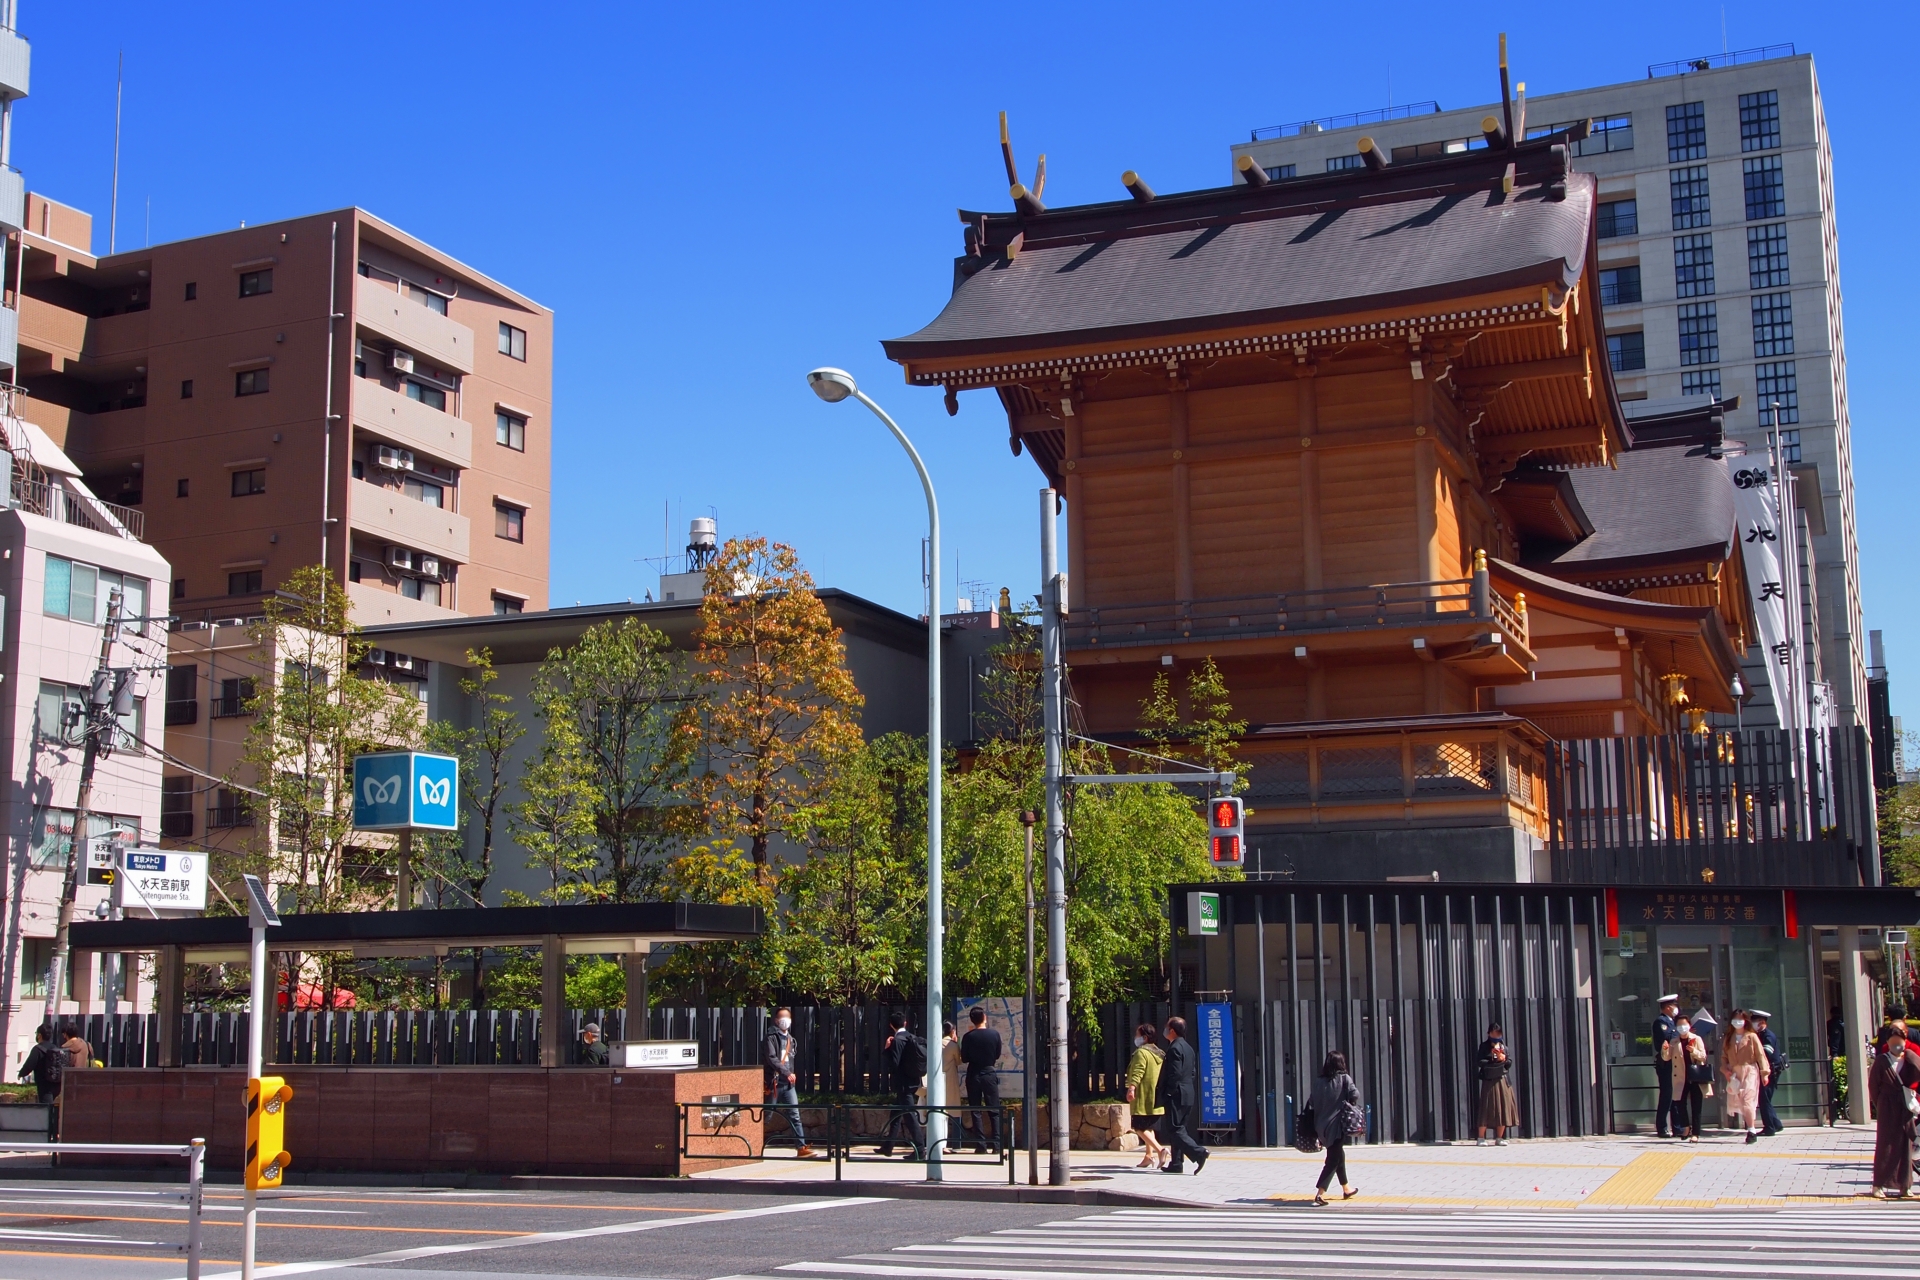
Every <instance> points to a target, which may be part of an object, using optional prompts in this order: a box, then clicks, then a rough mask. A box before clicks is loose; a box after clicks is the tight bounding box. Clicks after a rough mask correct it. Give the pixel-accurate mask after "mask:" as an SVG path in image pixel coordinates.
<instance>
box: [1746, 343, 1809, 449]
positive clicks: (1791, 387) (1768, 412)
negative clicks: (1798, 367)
mask: <svg viewBox="0 0 1920 1280" xmlns="http://www.w3.org/2000/svg"><path fill="white" fill-rule="evenodd" d="M1753 398H1754V400H1755V401H1757V402H1758V403H1759V406H1760V425H1761V426H1763V427H1784V426H1790V425H1792V424H1793V423H1796V422H1798V421H1800V383H1799V381H1798V379H1796V378H1795V377H1794V373H1793V361H1791V360H1779V361H1775V362H1774V363H1772V364H1760V365H1755V366H1754V367H1753ZM1776 405H1778V406H1779V409H1780V416H1779V419H1778V420H1777V421H1776V420H1775V418H1774V406H1776ZM1795 461H1798V459H1797V458H1796V459H1795Z"/></svg>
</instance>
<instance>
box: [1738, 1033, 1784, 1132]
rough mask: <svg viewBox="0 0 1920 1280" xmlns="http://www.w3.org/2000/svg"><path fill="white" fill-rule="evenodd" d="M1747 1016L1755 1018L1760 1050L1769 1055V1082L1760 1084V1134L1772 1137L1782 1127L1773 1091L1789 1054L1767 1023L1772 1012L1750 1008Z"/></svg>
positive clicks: (1777, 1084) (1778, 1082)
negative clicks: (1775, 1106)
mask: <svg viewBox="0 0 1920 1280" xmlns="http://www.w3.org/2000/svg"><path fill="white" fill-rule="evenodd" d="M1747 1016H1748V1017H1750V1018H1752V1019H1753V1033H1754V1034H1755V1035H1757V1036H1759V1037H1760V1051H1761V1052H1762V1053H1764V1054H1766V1055H1767V1082H1766V1083H1765V1084H1763V1085H1761V1086H1760V1136H1761V1137H1763V1138H1770V1137H1772V1136H1773V1135H1774V1134H1776V1133H1778V1132H1780V1130H1781V1128H1782V1126H1781V1124H1780V1116H1779V1113H1778V1112H1776V1111H1774V1109H1773V1091H1774V1090H1775V1089H1777V1088H1779V1087H1780V1077H1781V1075H1782V1074H1784V1073H1785V1071H1786V1069H1787V1055H1786V1051H1785V1050H1783V1049H1782V1048H1781V1047H1780V1037H1779V1036H1777V1035H1775V1034H1774V1033H1773V1030H1772V1028H1770V1027H1769V1026H1768V1025H1767V1024H1768V1023H1770V1022H1772V1021H1773V1015H1772V1014H1770V1013H1768V1012H1767V1011H1766V1010H1765V1009H1750V1010H1748V1011H1747Z"/></svg>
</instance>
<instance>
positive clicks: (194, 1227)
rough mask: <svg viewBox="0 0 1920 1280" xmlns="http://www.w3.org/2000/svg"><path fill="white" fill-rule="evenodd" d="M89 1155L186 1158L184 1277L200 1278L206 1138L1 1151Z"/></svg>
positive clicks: (12, 1146) (3, 1148) (13, 1146)
mask: <svg viewBox="0 0 1920 1280" xmlns="http://www.w3.org/2000/svg"><path fill="white" fill-rule="evenodd" d="M15 1152H24V1153H27V1154H29V1155H50V1156H56V1157H57V1156H61V1155H90V1156H179V1157H180V1158H181V1159H183V1160H185V1161H186V1162H187V1194H186V1201H187V1242H186V1243H185V1244H184V1245H181V1246H180V1251H181V1252H182V1253H184V1254H186V1255H187V1280H200V1219H201V1215H202V1213H203V1211H204V1207H205V1195H204V1192H205V1187H206V1172H207V1140H206V1139H205V1138H195V1139H194V1140H193V1141H191V1142H188V1143H184V1144H182V1145H179V1146H173V1145H170V1144H160V1143H137V1142H6V1143H0V1154H12V1153H15Z"/></svg>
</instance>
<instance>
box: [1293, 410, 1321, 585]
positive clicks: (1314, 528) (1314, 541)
mask: <svg viewBox="0 0 1920 1280" xmlns="http://www.w3.org/2000/svg"><path fill="white" fill-rule="evenodd" d="M1299 385H1300V403H1299V419H1300V554H1301V559H1302V560H1303V562H1304V563H1303V565H1302V569H1303V571H1304V580H1305V582H1306V587H1307V590H1309V591H1318V590H1320V589H1321V588H1322V587H1324V586H1326V585H1327V584H1326V580H1325V576H1324V568H1325V566H1324V564H1323V562H1322V559H1321V554H1320V459H1319V458H1318V457H1317V456H1315V454H1314V452H1313V433H1314V431H1315V430H1317V429H1318V426H1319V422H1320V411H1319V404H1318V396H1317V395H1316V393H1315V388H1314V381H1313V376H1312V375H1311V373H1309V374H1308V375H1307V376H1306V377H1303V378H1301V379H1300V384H1299Z"/></svg>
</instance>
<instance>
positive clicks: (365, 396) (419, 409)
mask: <svg viewBox="0 0 1920 1280" xmlns="http://www.w3.org/2000/svg"><path fill="white" fill-rule="evenodd" d="M353 425H354V426H355V427H356V428H358V429H360V430H365V431H370V432H372V433H373V434H375V435H377V436H379V437H380V438H381V439H382V440H389V441H392V442H393V443H394V444H397V445H399V446H401V447H402V448H406V449H413V450H415V451H416V452H419V453H424V454H427V455H428V456H430V457H433V458H437V459H438V460H440V461H441V462H446V463H451V464H452V465H453V466H456V467H459V468H461V469H462V470H464V469H465V468H467V467H471V466H472V465H473V425H472V424H471V423H469V422H468V421H467V420H466V419H464V418H456V417H454V416H453V415H452V414H450V413H443V412H441V411H440V410H438V409H435V408H433V407H432V406H431V405H424V404H421V403H420V402H419V401H418V400H409V399H408V398H407V397H405V396H403V395H401V394H400V393H399V392H398V391H389V390H387V389H386V388H385V387H383V386H381V385H380V384H379V383H377V382H375V381H373V380H372V379H371V378H355V379H354V380H353Z"/></svg>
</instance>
